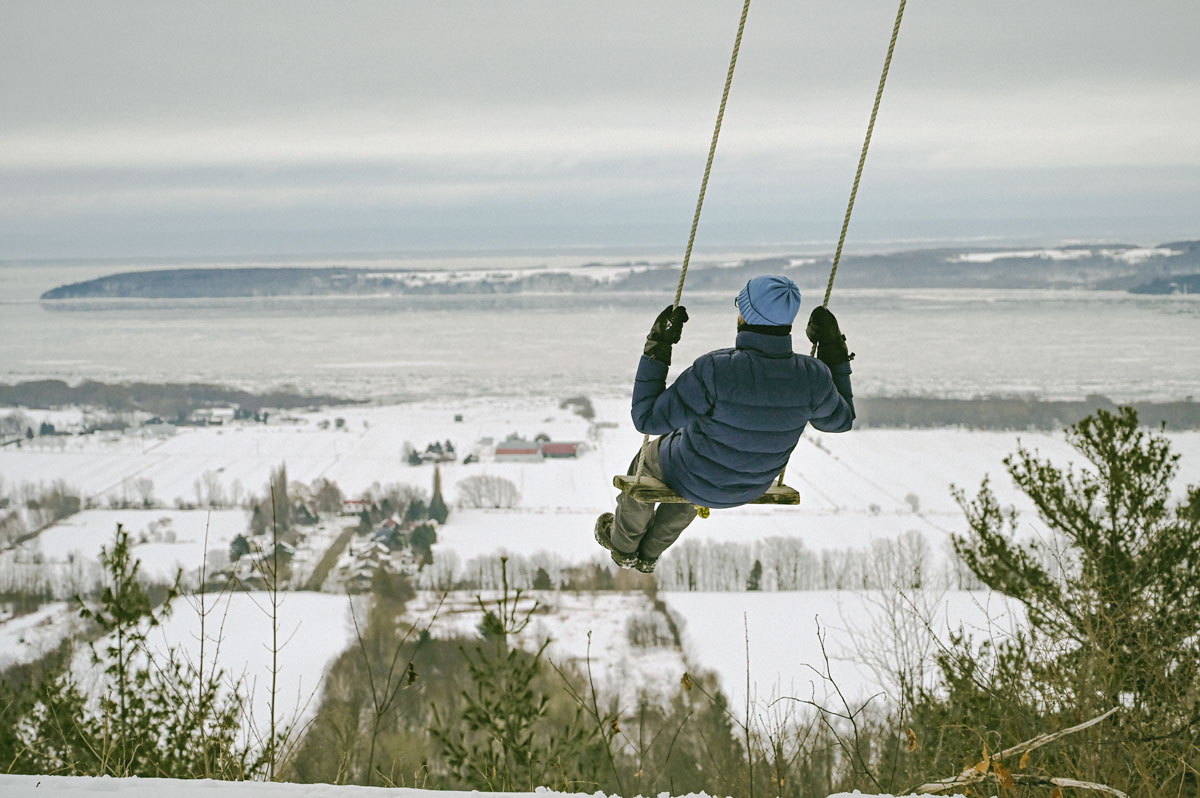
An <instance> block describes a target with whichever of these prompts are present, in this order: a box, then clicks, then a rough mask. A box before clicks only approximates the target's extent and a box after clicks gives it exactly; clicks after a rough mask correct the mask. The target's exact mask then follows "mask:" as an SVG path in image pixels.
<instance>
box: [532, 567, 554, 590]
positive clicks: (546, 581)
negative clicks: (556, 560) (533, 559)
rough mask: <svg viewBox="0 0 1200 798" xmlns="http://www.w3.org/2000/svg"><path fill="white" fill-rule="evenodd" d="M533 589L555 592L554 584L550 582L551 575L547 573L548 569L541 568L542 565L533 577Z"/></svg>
mask: <svg viewBox="0 0 1200 798" xmlns="http://www.w3.org/2000/svg"><path fill="white" fill-rule="evenodd" d="M533 589H534V590H553V589H554V584H553V583H552V582H551V581H550V574H549V573H547V572H546V569H545V568H543V567H541V566H540V565H539V566H538V569H537V572H536V573H534V575H533Z"/></svg>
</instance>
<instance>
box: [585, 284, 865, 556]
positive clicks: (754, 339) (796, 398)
mask: <svg viewBox="0 0 1200 798" xmlns="http://www.w3.org/2000/svg"><path fill="white" fill-rule="evenodd" d="M735 304H736V305H737V308H738V320H737V339H736V341H735V343H734V346H733V348H731V349H717V350H715V351H713V352H709V353H708V354H706V355H701V356H700V357H699V358H697V359H696V361H695V362H694V363H692V365H691V366H690V367H689V368H687V369H684V371H683V373H681V374H680V375H679V376H678V377H677V378H676V379H675V382H673V383H672V384H671V386H670V387H669V388H668V387H667V383H666V380H667V369H668V367H669V366H670V365H671V347H672V346H673V345H674V344H676V343H678V342H679V338H680V335H681V333H682V331H683V323H684V322H686V321H687V318H688V316H687V311H686V310H684V308H682V307H667V308H666V309H665V310H663V312H662V313H660V314H658V318H657V319H655V320H654V326H653V327H651V328H650V334H649V335H648V336H647V337H646V347H645V350H644V354H643V355H642V358H641V360H640V361H639V363H638V369H637V376H636V377H635V378H634V383H633V425H634V426H635V427H636V428H637V430H638V432H642V433H645V434H649V435H658V436H660V437H659V438H657V439H655V440H651V441H650V442H649V444H648V445H647V446H646V447H644V448H643V449H642V450H640V451H639V452H638V454H637V456H635V457H634V459H633V462H632V463H631V464H630V466H629V472H628V473H629V474H630V475H634V474H636V473H637V472H638V464H639V463H638V461H639V459H640V458H641V457H642V456H643V455H645V458H646V465H645V468H644V469H643V472H642V473H643V474H645V475H647V476H651V477H654V478H656V479H658V480H661V481H662V482H664V483H665V484H666V485H667V486H668V487H670V488H671V489H672V490H674V491H675V492H676V493H678V494H679V495H680V496H681V497H683V498H684V499H686V500H687V501H688V502H690V503H673V502H664V503H661V504H659V505H658V506H657V508H656V507H655V505H654V504H653V503H643V502H639V501H636V500H634V499H632V498H630V497H629V496H627V495H626V494H624V493H622V494H621V495H619V496H618V497H617V509H616V513H615V514H614V513H604V514H602V515H601V516H600V517H599V518H598V519H597V520H596V530H595V534H596V541H597V542H598V543H599V544H600V545H601V546H603V547H604V548H606V549H608V550H609V551H610V552H611V553H612V559H613V562H615V563H616V564H617V565H618V566H620V567H622V568H636V569H637V570H639V571H641V572H642V573H652V572H653V571H654V566H655V563H657V561H658V558H659V557H660V556H662V553H663V552H664V551H666V549H667V547H669V546H670V545H671V544H672V543H674V542H675V540H676V539H677V538H678V537H679V534H680V533H681V532H683V530H684V529H685V528H686V527H687V525H688V524H690V523H691V522H692V520H693V519H694V518H695V517H696V512H697V509H696V508H697V506H700V507H718V508H724V507H737V506H739V505H742V504H746V503H748V502H752V501H754V500H755V499H757V498H758V497H759V496H761V495H762V494H763V493H765V492H766V490H767V488H769V487H770V486H771V483H772V482H773V481H774V480H775V478H776V477H777V476H778V475H779V473H780V472H781V471H782V470H783V468H784V466H786V465H787V462H788V457H789V456H790V455H791V453H792V449H794V448H795V446H796V443H797V442H798V441H799V440H800V434H801V433H802V432H803V431H804V427H805V425H807V424H810V423H811V424H812V425H813V426H814V427H816V428H817V429H819V430H821V431H822V432H846V431H847V430H849V429H850V427H851V426H852V425H853V423H854V398H853V393H852V391H851V388H850V360H851V359H853V357H854V356H853V355H852V354H850V353H849V351H848V349H847V347H846V337H845V336H844V335H842V332H841V330H840V329H839V328H838V323H837V319H835V318H834V316H833V314H832V313H830V312H829V311H828V310H827V309H826V308H824V307H818V308H816V309H814V310H813V312H812V315H811V316H810V317H809V320H808V327H807V329H806V331H805V332H806V334H807V336H808V339H809V340H810V341H812V342H813V343H815V344H816V345H817V356H816V358H811V357H808V356H807V355H798V354H796V353H794V352H793V351H792V335H791V333H792V322H793V320H794V319H795V318H796V312H797V311H798V310H799V309H800V289H799V288H797V287H796V284H795V283H794V282H792V281H791V280H790V279H788V278H787V277H781V276H778V275H772V274H766V275H761V276H759V277H755V278H753V279H752V280H750V281H748V282H747V283H746V286H745V288H743V289H742V290H741V293H739V294H738V295H737V298H736V300H735Z"/></svg>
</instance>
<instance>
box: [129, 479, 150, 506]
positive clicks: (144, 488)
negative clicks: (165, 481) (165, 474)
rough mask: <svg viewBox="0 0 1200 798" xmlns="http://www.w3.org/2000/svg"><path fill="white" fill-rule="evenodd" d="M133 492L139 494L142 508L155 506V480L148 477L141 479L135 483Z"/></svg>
mask: <svg viewBox="0 0 1200 798" xmlns="http://www.w3.org/2000/svg"><path fill="white" fill-rule="evenodd" d="M133 490H134V492H135V493H137V497H138V501H139V502H140V503H141V505H142V507H153V506H154V480H152V479H148V478H147V477H139V478H137V479H135V480H134V481H133Z"/></svg>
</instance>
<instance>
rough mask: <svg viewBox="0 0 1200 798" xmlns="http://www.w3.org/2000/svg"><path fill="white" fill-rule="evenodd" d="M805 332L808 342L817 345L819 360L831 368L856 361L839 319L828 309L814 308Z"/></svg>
mask: <svg viewBox="0 0 1200 798" xmlns="http://www.w3.org/2000/svg"><path fill="white" fill-rule="evenodd" d="M804 332H805V334H806V335H807V336H808V340H810V341H812V342H813V343H814V344H816V345H817V360H820V361H821V362H822V363H824V364H825V365H826V366H829V368H833V367H834V366H840V365H841V364H842V363H849V362H850V361H851V360H853V359H854V355H853V354H852V353H851V352H850V350H849V349H848V348H847V347H846V336H844V335H842V329H841V327H839V326H838V321H837V319H836V318H835V317H834V315H833V313H831V312H830V311H829V309H828V308H825V307H821V306H818V307H815V308H813V312H812V315H811V316H809V317H808V326H807V327H806V328H805V330H804Z"/></svg>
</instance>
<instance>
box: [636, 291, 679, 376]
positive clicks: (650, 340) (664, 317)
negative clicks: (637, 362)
mask: <svg viewBox="0 0 1200 798" xmlns="http://www.w3.org/2000/svg"><path fill="white" fill-rule="evenodd" d="M687 320H688V314H687V310H685V309H684V308H683V306H682V305H680V306H679V307H675V306H674V305H667V307H666V308H665V309H664V310H663V312H662V313H659V314H658V318H656V319H655V320H654V326H653V327H651V328H650V334H649V335H647V336H646V348H645V349H644V350H643V351H644V352H645V354H646V355H647V356H648V357H650V358H652V359H654V360H657V361H659V362H661V363H665V364H666V365H668V366H669V365H671V347H672V346H674V345H675V344H677V343H679V337H680V336H681V335H683V323H684V322H685V321H687Z"/></svg>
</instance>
